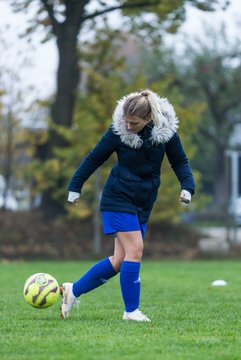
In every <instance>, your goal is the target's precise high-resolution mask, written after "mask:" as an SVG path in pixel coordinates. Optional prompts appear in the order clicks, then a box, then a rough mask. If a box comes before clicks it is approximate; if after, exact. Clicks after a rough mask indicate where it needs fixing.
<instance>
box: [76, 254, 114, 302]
mask: <svg viewBox="0 0 241 360" xmlns="http://www.w3.org/2000/svg"><path fill="white" fill-rule="evenodd" d="M116 274H117V272H116V271H115V270H114V268H113V266H112V264H111V262H110V259H109V258H106V259H103V260H101V261H99V262H98V263H97V264H95V265H94V266H92V267H91V268H90V269H89V270H88V271H87V272H86V273H85V274H84V275H83V276H82V277H81V278H80V279H79V280H77V281H76V282H75V283H74V284H73V294H74V296H76V297H78V296H80V295H81V294H85V293H87V292H89V291H91V290H93V289H95V288H97V287H99V286H100V285H103V284H105V283H106V282H107V281H108V280H109V279H110V278H112V277H113V276H115V275H116Z"/></svg>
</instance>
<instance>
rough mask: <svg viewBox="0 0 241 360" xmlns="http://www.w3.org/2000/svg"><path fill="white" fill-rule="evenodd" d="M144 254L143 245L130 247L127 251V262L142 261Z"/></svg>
mask: <svg viewBox="0 0 241 360" xmlns="http://www.w3.org/2000/svg"><path fill="white" fill-rule="evenodd" d="M142 254H143V243H139V244H138V245H136V246H133V247H132V246H129V247H128V248H127V249H126V255H125V260H129V261H141V259H142Z"/></svg>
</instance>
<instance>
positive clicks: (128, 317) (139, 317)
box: [122, 309, 151, 321]
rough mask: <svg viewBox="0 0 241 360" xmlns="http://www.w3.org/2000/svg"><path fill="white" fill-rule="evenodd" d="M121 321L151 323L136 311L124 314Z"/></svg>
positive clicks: (141, 313) (140, 312)
mask: <svg viewBox="0 0 241 360" xmlns="http://www.w3.org/2000/svg"><path fill="white" fill-rule="evenodd" d="M122 319H123V320H130V321H151V320H150V319H149V318H148V317H147V316H146V315H145V314H143V312H142V311H140V310H139V309H136V310H135V311H132V312H126V311H125V312H124V315H123V318H122Z"/></svg>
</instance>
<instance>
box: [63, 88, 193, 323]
mask: <svg viewBox="0 0 241 360" xmlns="http://www.w3.org/2000/svg"><path fill="white" fill-rule="evenodd" d="M177 127H178V120H177V117H176V114H175V111H174V109H173V107H172V105H171V104H170V103H169V102H168V100H167V99H164V98H160V97H159V96H158V95H157V94H156V93H153V92H152V91H150V90H144V91H140V92H136V93H132V94H129V95H127V96H125V97H124V98H122V99H121V100H120V101H119V102H118V104H117V107H116V109H115V112H114V115H113V122H112V124H111V126H110V128H109V129H108V130H107V132H106V133H105V134H104V136H103V137H102V138H101V140H100V141H99V143H98V144H97V145H96V146H95V148H94V149H93V150H92V151H91V152H90V153H89V154H88V155H87V156H86V158H85V159H84V160H83V161H82V162H81V163H80V165H79V167H78V169H77V170H76V172H75V174H74V175H73V177H72V179H71V182H70V185H69V187H68V190H69V198H68V201H70V202H72V203H77V202H78V199H79V195H80V193H81V189H82V186H83V184H84V183H85V181H86V180H87V179H88V178H89V176H90V175H91V174H92V173H93V172H94V171H95V170H96V169H97V168H98V167H99V166H101V165H102V164H103V163H104V161H106V160H107V159H108V158H109V157H110V155H111V154H112V153H113V152H116V153H117V157H118V161H117V163H116V164H115V165H114V167H113V168H112V170H111V173H110V175H109V178H108V180H107V182H106V184H105V187H104V190H103V193H102V198H101V203H100V210H101V213H102V221H103V228H104V234H114V254H113V255H112V256H110V257H109V258H106V259H104V260H102V261H100V262H98V263H97V264H95V265H94V266H93V267H92V268H90V269H89V271H87V273H86V274H84V275H83V276H82V277H81V278H80V279H79V280H77V281H76V282H74V283H73V284H72V283H64V284H63V285H62V286H61V293H62V296H63V302H62V306H61V316H62V318H67V317H69V315H70V311H71V308H72V306H73V304H74V303H75V302H76V299H77V298H78V297H79V296H80V295H82V294H84V293H87V292H89V291H91V290H93V289H95V288H97V287H98V286H100V285H102V284H104V283H106V282H107V281H108V280H109V279H110V278H111V277H113V276H115V275H116V274H117V273H118V272H120V286H121V290H122V297H123V300H124V304H125V311H124V315H123V320H132V321H150V319H149V318H148V317H147V316H146V315H145V314H143V313H142V312H141V311H140V310H139V302H140V277H139V273H140V263H141V259H142V252H143V239H144V235H145V231H146V225H147V222H148V219H149V216H150V213H151V210H152V207H153V204H154V202H155V200H156V197H157V192H158V188H159V186H160V169H161V164H162V161H163V158H164V155H165V154H166V155H167V157H168V160H169V162H170V164H171V166H172V168H173V170H174V172H175V174H176V176H177V178H178V180H179V182H180V185H181V193H180V197H179V201H180V202H184V203H189V202H190V201H191V195H192V194H193V193H194V187H195V185H194V179H193V175H192V171H191V169H190V166H189V162H188V159H187V157H186V154H185V152H184V150H183V147H182V145H181V141H180V139H179V136H178V134H177Z"/></svg>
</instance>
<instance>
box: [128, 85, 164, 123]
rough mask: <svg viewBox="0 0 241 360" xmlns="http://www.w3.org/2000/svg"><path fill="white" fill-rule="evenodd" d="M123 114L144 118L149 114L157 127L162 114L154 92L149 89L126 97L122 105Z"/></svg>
mask: <svg viewBox="0 0 241 360" xmlns="http://www.w3.org/2000/svg"><path fill="white" fill-rule="evenodd" d="M123 112H124V116H128V115H134V116H137V117H139V118H141V119H144V120H146V119H147V118H148V116H149V115H151V118H152V120H153V122H154V125H155V126H157V127H158V125H159V123H160V122H159V119H160V116H163V115H162V112H161V109H160V105H159V103H158V101H157V99H156V96H155V94H154V93H153V92H152V91H151V90H149V89H146V90H142V91H140V93H139V94H137V95H133V96H130V97H127V99H126V100H125V102H124V105H123Z"/></svg>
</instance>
